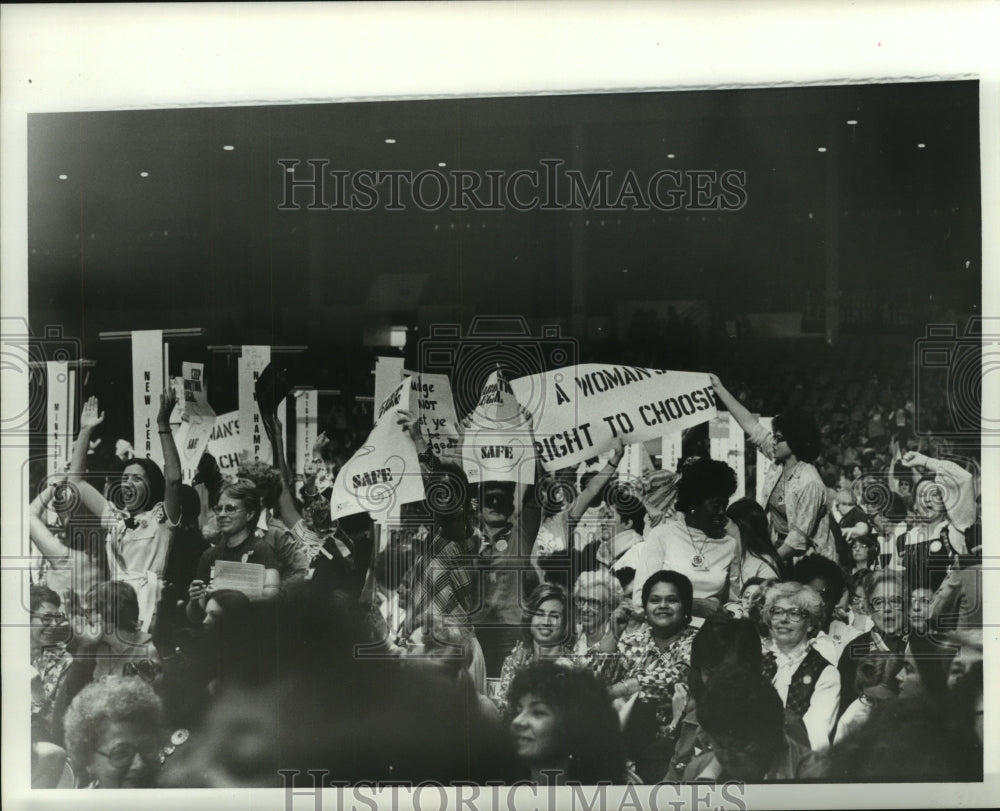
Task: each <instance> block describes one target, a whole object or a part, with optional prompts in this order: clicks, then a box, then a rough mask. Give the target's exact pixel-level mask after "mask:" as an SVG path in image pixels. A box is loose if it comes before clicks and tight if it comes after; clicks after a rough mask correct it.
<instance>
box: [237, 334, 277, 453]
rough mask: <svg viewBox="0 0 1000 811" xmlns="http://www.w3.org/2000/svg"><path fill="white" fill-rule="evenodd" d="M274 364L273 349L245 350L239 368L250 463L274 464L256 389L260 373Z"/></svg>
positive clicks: (247, 348)
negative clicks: (256, 461) (257, 461)
mask: <svg viewBox="0 0 1000 811" xmlns="http://www.w3.org/2000/svg"><path fill="white" fill-rule="evenodd" d="M270 362H271V347H269V346H244V347H243V353H242V354H241V355H240V358H239V361H238V362H237V365H236V378H237V386H238V391H239V404H240V407H239V412H240V426H241V428H242V433H243V437H242V438H243V441H244V443H246V448H247V451H248V452H249V459H250V460H251V461H253V460H260V461H261V462H267V463H270V462H271V443H270V442H268V441H267V434H265V433H264V425H263V423H262V422H261V416H260V409H259V408H258V407H257V394H256V392H255V391H254V387H255V386H256V385H257V378H258V377H260V373H261V372H263V371H264V369H265V367H266V366H267V364H269V363H270ZM279 413H280V412H279Z"/></svg>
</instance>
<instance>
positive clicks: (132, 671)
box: [122, 659, 163, 684]
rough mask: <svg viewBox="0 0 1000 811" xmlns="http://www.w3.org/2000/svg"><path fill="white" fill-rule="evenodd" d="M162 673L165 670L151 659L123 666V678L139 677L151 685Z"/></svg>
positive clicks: (127, 663)
mask: <svg viewBox="0 0 1000 811" xmlns="http://www.w3.org/2000/svg"><path fill="white" fill-rule="evenodd" d="M161 673H163V668H162V667H160V666H159V665H158V664H157V663H156V662H154V661H153V660H151V659H140V660H139V661H138V662H126V663H125V664H124V665H122V675H123V676H138V677H139V678H140V679H142V680H143V681H144V682H147V683H149V684H152V683H153V682H154V681H156V677H157V676H159V675H160V674H161Z"/></svg>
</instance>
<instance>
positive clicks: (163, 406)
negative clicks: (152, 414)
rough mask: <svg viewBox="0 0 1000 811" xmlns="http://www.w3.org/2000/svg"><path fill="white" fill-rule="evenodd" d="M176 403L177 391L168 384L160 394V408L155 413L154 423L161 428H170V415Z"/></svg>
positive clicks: (165, 429) (166, 429)
mask: <svg viewBox="0 0 1000 811" xmlns="http://www.w3.org/2000/svg"><path fill="white" fill-rule="evenodd" d="M176 405H177V392H175V391H174V389H173V387H172V386H168V387H167V388H165V389H164V390H163V392H162V393H161V394H160V410H159V411H158V412H157V414H156V424H157V426H158V427H159V428H160V429H161V430H164V431H168V430H170V415H171V414H173V413H174V406H176Z"/></svg>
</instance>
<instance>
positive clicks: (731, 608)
mask: <svg viewBox="0 0 1000 811" xmlns="http://www.w3.org/2000/svg"><path fill="white" fill-rule="evenodd" d="M767 582H768V581H767V580H765V579H764V578H762V577H751V578H750V579H749V580H746V581H745V582H744V583H743V588H742V590H741V591H740V598H739V600H738V601H735V600H734V601H730V602H728V603H726V605H725V606H723V607H724V608H725V609H726V611H727V612H728V613H729V614H732V616H734V617H736V618H737V619H749V617H750V607H751V606H752V605H753V601H754V597H755V596H756V595H757V594H758V592H760V591H761V590H762V589H763V588H764V585H765V583H767ZM772 582H773V581H772Z"/></svg>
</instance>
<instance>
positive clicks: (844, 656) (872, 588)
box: [837, 570, 907, 712]
mask: <svg viewBox="0 0 1000 811" xmlns="http://www.w3.org/2000/svg"><path fill="white" fill-rule="evenodd" d="M865 600H866V602H867V606H866V607H867V610H868V614H869V616H870V617H871V620H872V629H871V630H870V631H868V632H867V633H863V634H861V635H860V636H858V637H855V638H854V639H852V640H851V641H850V642H848V643H847V646H846V647H845V648H844V650H843V652H842V653H841V655H840V661H839V662H838V663H837V668H838V670H839V671H840V685H841V688H840V689H841V701H840V705H841V712H843V711H844V710H846V709H847V706H848V704H850V703H851V702H852V701H853V700H854V695H855V693H854V681H855V676H856V672H857V667H858V664H859V663H860V662H861V661H862V660H863V659H867V658H868V657H870V656H873V655H874V656H882V657H886V658H887V659H888V660H889V661H888V663H887V667H888V668H889V678H890V679H892V678H895V676H896V673H897V672H898V671H899V668H901V667H902V656H903V651H904V650H905V649H906V631H907V625H906V596H905V592H904V590H903V579H902V578H901V577H900V576H899V574H898V573H896V572H892V571H887V570H881V571H878V572H875V573H874V574H872V575H870V576H869V577H868V578H867V579H866V580H865Z"/></svg>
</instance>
